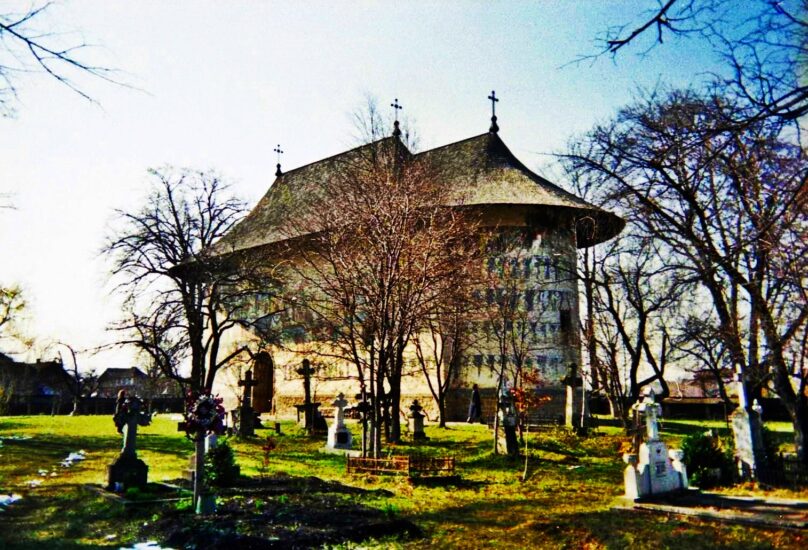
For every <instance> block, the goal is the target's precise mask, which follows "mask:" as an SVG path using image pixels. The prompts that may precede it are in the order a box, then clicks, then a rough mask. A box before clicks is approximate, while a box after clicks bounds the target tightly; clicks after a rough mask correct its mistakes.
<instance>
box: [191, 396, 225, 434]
mask: <svg viewBox="0 0 808 550" xmlns="http://www.w3.org/2000/svg"><path fill="white" fill-rule="evenodd" d="M184 427H185V436H186V437H187V438H188V439H191V440H193V441H196V440H197V439H198V438H200V437H204V436H206V435H208V434H223V433H224V432H225V428H224V407H223V406H222V398H221V397H219V396H213V395H211V393H210V391H208V390H203V391H201V392H193V391H189V392H188V394H187V395H186V397H185V424H184Z"/></svg>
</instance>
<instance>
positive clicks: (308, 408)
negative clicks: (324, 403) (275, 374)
mask: <svg viewBox="0 0 808 550" xmlns="http://www.w3.org/2000/svg"><path fill="white" fill-rule="evenodd" d="M295 372H297V374H299V375H301V376H302V377H303V404H302V405H295V408H297V412H298V421H299V420H300V412H301V411H302V412H303V426H304V427H305V428H306V431H307V432H309V433H310V434H311V433H312V432H314V429H315V422H316V420H317V419H318V417H319V415H318V411H317V409H318V408H319V407H320V404H319V403H312V401H311V375H312V374H314V368H313V367H312V366H311V363H310V362H309V360H308V359H303V365H302V366H301V367H300V368H299V369H297V370H296V371H295Z"/></svg>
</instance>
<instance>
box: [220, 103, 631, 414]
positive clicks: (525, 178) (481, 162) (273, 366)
mask: <svg viewBox="0 0 808 550" xmlns="http://www.w3.org/2000/svg"><path fill="white" fill-rule="evenodd" d="M489 99H491V98H489ZM395 128H396V129H395V131H394V134H393V136H392V137H388V138H385V139H386V140H399V141H400V135H401V133H400V131H399V130H398V122H396V125H395ZM400 146H402V147H403V144H400ZM354 151H355V150H354ZM347 154H351V151H346V152H344V153H341V154H339V155H336V156H334V157H329V158H327V159H324V160H321V161H317V162H314V163H311V164H308V165H306V166H303V167H300V168H296V169H293V170H289V171H286V172H281V170H280V164H278V171H277V173H276V179H275V181H274V182H273V183H272V185H271V186H270V188H269V190H268V191H267V193H266V194H265V195H264V197H263V198H262V199H261V200H260V201H259V202H258V204H257V205H256V206H255V208H253V210H252V211H251V212H250V213H249V215H248V216H246V217H245V218H244V220H242V221H241V222H240V223H239V224H238V225H237V226H235V227H234V228H233V230H232V231H231V232H230V233H229V234H228V235H226V236H225V237H224V238H222V239H221V240H220V241H219V243H217V245H216V247H215V250H216V251H218V252H219V253H222V254H224V253H232V252H248V251H251V250H255V251H258V250H260V249H264V250H267V249H269V250H271V249H272V247H273V245H277V244H278V243H279V242H281V241H283V240H285V239H289V238H290V237H289V232H288V231H286V232H285V231H283V230H282V225H283V223H284V219H286V218H285V217H286V216H288V215H289V214H290V213H289V212H284V211H283V210H284V209H283V208H281V207H280V205H281V204H283V203H284V200H283V199H284V197H288V195H289V194H290V193H291V194H294V193H295V192H296V190H300V189H306V188H311V186H318V185H328V174H329V166H331V165H332V164H333V163H334V162H337V161H339V159H340V157H341V156H342V155H347ZM408 154H409V153H408ZM417 155H423V156H425V157H427V158H428V159H429V160H430V163H431V164H432V165H434V166H437V167H438V168H439V171H438V172H437V173H439V174H440V179H441V181H440V184H441V185H443V186H447V187H448V188H449V189H452V190H457V191H458V193H460V192H462V194H463V203H462V204H463V207H464V208H471V209H474V210H475V211H476V213H477V214H478V215H479V219H481V220H482V225H483V227H487V228H489V229H491V230H493V231H497V232H501V233H502V234H516V235H519V236H520V240H519V242H521V243H523V244H522V245H521V249H519V250H516V251H513V252H512V253H511V254H509V257H508V258H507V259H506V260H505V261H503V260H502V258H501V257H499V258H493V257H492V258H489V259H488V260H487V261H486V262H485V264H486V265H483V266H481V269H488V270H500V272H504V271H507V272H508V273H509V274H510V275H513V276H517V277H519V278H520V279H521V281H522V283H521V285H520V291H519V296H518V299H519V300H520V304H521V305H520V308H521V309H522V310H523V311H524V312H525V322H526V323H529V325H526V326H529V330H530V338H531V339H532V342H534V343H535V346H534V347H533V348H532V350H531V352H530V353H529V354H528V355H529V356H528V358H527V360H526V361H525V366H526V367H527V368H532V369H536V370H537V371H538V373H539V374H540V377H541V379H542V380H544V381H545V383H544V386H543V387H542V392H544V393H546V394H548V395H550V396H551V397H552V401H551V402H550V403H549V404H548V405H546V407H545V409H546V411H545V412H546V414H548V415H559V414H563V412H564V399H565V397H564V395H565V387H564V383H563V381H564V379H565V377H567V376H568V374H569V372H570V367H571V365H575V366H578V365H581V349H580V336H579V334H580V329H579V326H580V325H579V315H578V282H577V280H576V277H575V266H576V262H577V249H579V248H583V247H590V246H594V245H596V244H598V243H601V242H604V241H606V240H608V239H611V238H612V237H614V236H616V235H617V234H618V233H619V232H620V231H621V230H622V228H623V226H624V222H623V220H621V219H620V218H619V217H617V216H616V215H614V214H612V213H610V212H607V211H605V210H603V209H601V208H598V207H596V206H594V205H591V204H589V203H587V202H586V201H584V200H582V199H580V198H579V197H577V196H575V195H573V194H571V193H569V192H567V191H564V190H563V189H561V188H560V187H558V186H557V185H555V184H553V183H551V182H549V181H548V180H546V179H544V178H542V177H541V176H539V175H537V174H535V173H533V172H532V171H531V170H529V169H528V168H527V167H526V166H525V165H524V164H523V163H522V162H521V161H520V160H519V159H517V158H516V156H514V154H513V153H512V152H511V151H510V150H509V149H508V147H507V145H506V144H505V143H504V142H503V140H502V139H501V138H500V136H499V127H498V125H497V119H496V116H492V119H491V127H490V129H489V131H487V132H485V133H483V134H480V135H477V136H473V137H470V138H467V139H464V140H461V141H458V142H455V143H451V144H448V145H443V146H441V147H437V148H434V149H431V150H428V151H424V152H421V153H417ZM287 204H288V203H287ZM447 206H455V205H452V204H449V205H447ZM489 292H491V291H489ZM488 299H489V301H490V300H491V299H492V297H488ZM477 324H478V325H479V326H478V327H477V329H478V330H481V331H485V330H487V327H486V326H485V323H477ZM250 337H251V336H250V334H248V333H246V332H240V333H234V334H232V335H231V338H232V340H233V343H234V344H235V343H239V342H240V341H242V340H244V339H249V338H250ZM494 349H495V348H490V347H489V349H484V348H483V349H479V347H478V348H476V349H470V350H468V352H467V353H465V354H464V357H463V360H462V365H461V373H460V376H459V378H458V379H457V381H456V383H455V384H454V386H455V387H454V388H453V389H452V390H451V391H450V392H449V394H448V395H447V416H448V420H450V421H456V420H465V417H466V411H467V407H468V400H469V394H470V390H469V389H470V388H471V385H472V384H478V385H479V386H480V388H481V392H482V396H483V414H484V417H485V418H490V417H491V416H492V415H493V414H494V413H495V387H496V375H495V374H494V370H493V367H494V366H495V364H496V363H497V362H498V360H499V355H498V354H497V353H495V352H494ZM303 359H304V357H303V355H302V354H300V353H293V352H289V351H279V350H267V352H265V353H262V354H261V355H260V356H259V357H258V359H257V360H256V362H255V365H254V367H253V370H254V375H255V378H256V380H257V381H258V385H257V386H256V387H255V388H254V389H253V405H254V407H255V408H256V409H257V410H258V411H259V412H275V413H277V414H279V415H290V414H294V411H295V408H294V405H295V404H300V403H302V402H303V377H302V376H301V375H300V374H298V370H299V367H300V364H301V361H302V360H303ZM311 359H312V361H313V364H314V366H315V373H314V375H313V379H312V380H311V391H312V394H313V398H314V401H317V402H320V403H322V404H323V407H324V408H326V406H327V405H328V404H329V403H330V402H331V401H332V400H333V399H334V396H336V395H337V394H338V393H340V392H343V393H344V394H345V395H346V396H349V398H350V397H352V396H353V395H355V394H356V393H357V392H358V391H359V388H358V384H357V382H356V381H355V379H354V377H353V376H352V372H353V369H354V368H355V367H353V366H352V365H349V364H347V363H346V364H344V365H343V364H339V362H331V363H329V364H324V363H322V362H321V364H317V361H316V360H315V359H314V358H311ZM241 375H242V373H241V372H238V371H236V370H231V371H227V370H225V371H223V372H220V374H219V375H218V377H217V387H216V388H215V390H216V391H217V392H218V393H219V394H220V395H222V396H224V397H225V400H226V404H227V405H229V406H230V407H233V406H235V404H236V398H237V397H236V396H237V395H238V394H239V389H238V379H239V377H240V376H241ZM414 398H417V399H419V401H420V402H421V403H422V404H424V405H425V407H426V412H427V415H428V418H429V419H430V420H433V421H434V420H436V418H437V414H436V407H435V406H434V399H433V398H432V396H431V394H430V392H429V389H428V387H427V385H426V383H425V381H424V375H423V373H422V372H421V371H420V369H419V367H418V366H416V365H415V364H413V365H411V368H409V371H408V372H407V373H406V375H405V376H404V378H403V380H402V409H403V410H406V407H407V406H408V405H409V403H410V401H411V400H412V399H414ZM430 405H431V406H430ZM577 408H579V407H578V405H576V409H577Z"/></svg>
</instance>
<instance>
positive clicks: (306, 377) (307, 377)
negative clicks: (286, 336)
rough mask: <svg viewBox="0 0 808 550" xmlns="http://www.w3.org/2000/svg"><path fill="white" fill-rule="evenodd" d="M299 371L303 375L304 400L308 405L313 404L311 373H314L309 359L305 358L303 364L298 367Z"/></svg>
mask: <svg viewBox="0 0 808 550" xmlns="http://www.w3.org/2000/svg"><path fill="white" fill-rule="evenodd" d="M297 373H298V374H300V375H302V376H303V396H304V401H303V402H304V403H305V405H306V406H307V407H308V406H310V405H311V375H312V374H314V368H312V366H311V363H310V362H309V360H308V359H303V366H302V367H300V368H299V369H297Z"/></svg>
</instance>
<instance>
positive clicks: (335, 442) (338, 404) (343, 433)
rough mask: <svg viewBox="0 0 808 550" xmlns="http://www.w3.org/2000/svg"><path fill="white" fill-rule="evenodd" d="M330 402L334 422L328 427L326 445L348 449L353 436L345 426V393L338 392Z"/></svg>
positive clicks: (330, 447)
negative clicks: (332, 407) (332, 408)
mask: <svg viewBox="0 0 808 550" xmlns="http://www.w3.org/2000/svg"><path fill="white" fill-rule="evenodd" d="M331 404H332V405H333V406H334V423H333V424H332V425H331V427H330V428H329V429H328V443H327V444H326V446H327V447H328V448H329V449H350V448H351V446H352V443H353V441H352V439H353V438H352V437H351V431H350V430H349V429H348V427H347V426H345V407H347V406H348V400H347V399H345V394H344V393H342V392H340V394H339V395H338V396H337V398H336V399H334V401H333V402H332V403H331Z"/></svg>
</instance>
